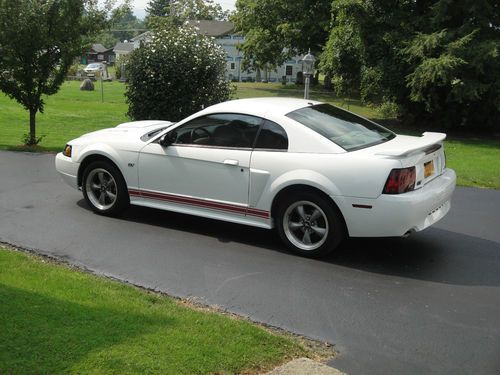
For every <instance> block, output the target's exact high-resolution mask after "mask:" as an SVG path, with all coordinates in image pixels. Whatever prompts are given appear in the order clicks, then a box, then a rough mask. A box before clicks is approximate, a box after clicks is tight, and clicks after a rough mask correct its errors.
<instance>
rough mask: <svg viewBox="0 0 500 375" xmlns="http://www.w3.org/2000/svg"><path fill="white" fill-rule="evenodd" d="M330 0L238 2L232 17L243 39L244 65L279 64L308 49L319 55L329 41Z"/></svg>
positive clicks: (244, 0) (254, 0) (243, 0)
mask: <svg viewBox="0 0 500 375" xmlns="http://www.w3.org/2000/svg"><path fill="white" fill-rule="evenodd" d="M330 7H331V0H295V1H289V0H237V1H236V13H235V14H234V15H233V16H232V17H231V20H232V21H233V22H234V23H235V27H236V32H239V33H241V34H242V35H244V36H245V42H244V43H243V44H242V45H241V47H240V48H241V50H242V51H243V52H244V55H245V60H246V61H245V63H246V64H247V65H250V66H252V65H253V66H257V67H262V66H264V65H266V64H271V65H274V66H276V65H281V64H282V63H283V62H284V61H286V60H287V59H288V58H290V57H291V56H294V55H297V54H302V53H306V52H307V51H308V50H309V49H311V52H312V53H313V54H315V55H318V54H319V53H320V52H321V51H322V49H323V46H324V44H325V42H326V40H327V38H328V31H329V24H330Z"/></svg>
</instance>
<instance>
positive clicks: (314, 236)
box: [277, 192, 344, 257]
mask: <svg viewBox="0 0 500 375" xmlns="http://www.w3.org/2000/svg"><path fill="white" fill-rule="evenodd" d="M277 219H278V220H277V221H278V232H279V234H280V237H281V239H282V241H283V242H284V243H285V244H286V245H287V246H288V248H289V249H290V250H292V251H293V252H294V253H297V254H300V255H303V256H307V257H320V256H323V255H326V254H329V253H331V252H332V251H333V250H335V249H336V248H337V247H338V245H339V244H340V242H341V241H342V240H343V238H344V225H343V222H342V220H341V219H340V213H339V212H338V210H337V209H336V207H334V206H333V204H332V203H331V202H329V201H328V200H327V199H325V198H324V197H322V196H320V195H318V194H314V193H313V192H303V193H293V194H291V195H289V196H287V197H286V198H284V199H283V200H282V201H281V203H280V205H279V208H278V218H277Z"/></svg>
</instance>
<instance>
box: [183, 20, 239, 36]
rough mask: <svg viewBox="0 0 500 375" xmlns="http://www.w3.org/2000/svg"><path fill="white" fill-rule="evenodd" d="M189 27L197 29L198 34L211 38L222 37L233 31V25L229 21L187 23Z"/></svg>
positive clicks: (193, 21)
mask: <svg viewBox="0 0 500 375" xmlns="http://www.w3.org/2000/svg"><path fill="white" fill-rule="evenodd" d="M188 22H189V24H190V25H191V26H195V27H197V28H198V29H199V30H198V34H202V35H208V36H213V37H218V36H224V35H227V34H229V33H231V32H232V31H233V30H234V24H233V23H232V22H229V21H208V20H201V21H195V20H192V21H188Z"/></svg>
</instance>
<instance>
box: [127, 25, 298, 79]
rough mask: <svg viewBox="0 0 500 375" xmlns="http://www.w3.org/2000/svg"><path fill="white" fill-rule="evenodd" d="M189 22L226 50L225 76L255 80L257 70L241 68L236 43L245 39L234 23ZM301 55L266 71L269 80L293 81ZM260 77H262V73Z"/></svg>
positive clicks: (144, 35) (136, 40) (145, 37)
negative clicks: (236, 29)
mask: <svg viewBox="0 0 500 375" xmlns="http://www.w3.org/2000/svg"><path fill="white" fill-rule="evenodd" d="M189 24H190V25H192V26H194V27H196V28H197V30H198V33H199V34H202V35H207V36H211V37H213V38H215V42H216V43H217V44H219V45H220V46H222V48H224V50H225V51H226V78H227V79H228V80H232V81H239V82H245V81H255V79H256V76H257V72H256V71H254V70H245V69H243V64H242V60H243V54H242V52H241V51H239V50H238V48H237V46H238V44H241V43H243V42H244V41H245V37H243V36H241V35H237V34H235V33H234V24H233V23H232V22H229V21H208V20H202V21H189ZM150 34H151V32H149V31H146V32H145V33H142V34H140V35H138V36H136V37H135V38H133V39H132V42H133V44H134V49H135V48H139V47H140V45H141V43H142V42H144V41H146V40H148V38H149V36H150ZM301 60H302V56H295V57H293V58H291V59H290V60H288V61H286V62H285V63H284V64H283V65H281V66H278V67H277V68H276V70H271V71H270V72H268V74H267V76H268V79H269V81H270V82H281V81H282V79H283V77H285V80H286V82H288V83H292V82H295V80H296V77H297V73H298V72H301V71H302V69H303V67H302V61H301ZM261 75H262V79H264V78H265V77H264V74H261Z"/></svg>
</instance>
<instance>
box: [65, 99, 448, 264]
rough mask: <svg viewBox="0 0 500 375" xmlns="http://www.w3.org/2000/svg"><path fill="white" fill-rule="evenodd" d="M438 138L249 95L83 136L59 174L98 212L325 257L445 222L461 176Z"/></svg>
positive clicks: (321, 106) (330, 109)
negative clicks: (345, 245) (250, 231)
mask: <svg viewBox="0 0 500 375" xmlns="http://www.w3.org/2000/svg"><path fill="white" fill-rule="evenodd" d="M445 137H446V135H445V134H442V133H424V134H423V135H422V136H421V137H413V136H403V135H396V134H395V133H393V132H391V131H390V130H388V129H386V128H384V127H382V126H379V125H377V124H375V123H373V122H371V121H369V120H367V119H364V118H362V117H359V116H357V115H355V114H353V113H351V112H348V111H345V110H343V109H340V108H337V107H334V106H331V105H329V104H325V103H320V102H314V101H310V100H301V99H286V98H261V99H259V98H257V99H244V100H235V101H229V102H225V103H220V104H217V105H214V106H211V107H209V108H206V109H204V110H202V111H200V112H198V113H196V114H194V115H192V116H189V117H188V118H186V119H184V120H182V121H180V122H178V123H175V124H174V123H171V122H167V121H137V122H130V123H125V124H121V125H118V126H117V127H116V128H112V129H105V130H100V131H97V132H93V133H90V134H87V135H84V136H82V137H80V138H77V139H75V140H72V141H70V142H69V143H68V144H67V145H66V147H65V149H64V151H63V152H62V153H59V154H58V155H57V156H56V168H57V170H58V171H59V172H60V173H61V175H62V176H63V178H64V180H65V181H66V182H68V183H69V184H70V185H71V186H73V187H75V188H81V189H82V191H83V195H84V197H85V200H86V201H87V203H88V204H89V205H90V207H92V209H93V210H94V211H95V212H97V213H99V214H104V215H116V214H118V213H120V212H121V211H122V210H124V209H125V208H127V207H128V205H129V204H135V205H140V206H146V207H153V208H159V209H165V210H171V211H176V212H182V213H187V214H193V215H198V216H203V217H209V218H213V219H219V220H225V221H230V222H235V223H239V224H246V225H252V226H257V227H261V228H267V229H271V228H276V229H277V231H278V233H279V235H280V237H281V239H282V240H283V242H284V243H285V244H286V245H287V246H288V248H289V249H290V250H292V251H293V252H295V253H298V254H301V255H305V256H322V255H325V254H327V253H329V252H331V251H333V250H334V249H335V248H337V247H338V245H339V244H340V243H341V241H342V240H343V239H344V238H346V237H348V236H352V237H380V236H406V235H408V234H409V233H411V232H413V231H419V230H423V229H425V228H427V227H428V226H430V225H432V224H433V223H435V222H436V221H438V220H439V219H441V218H442V217H443V216H445V215H446V213H447V212H448V211H449V209H450V200H451V196H452V193H453V191H454V188H455V180H456V176H455V173H454V171H453V170H451V169H448V168H446V165H445V155H444V146H443V141H444V139H445Z"/></svg>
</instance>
